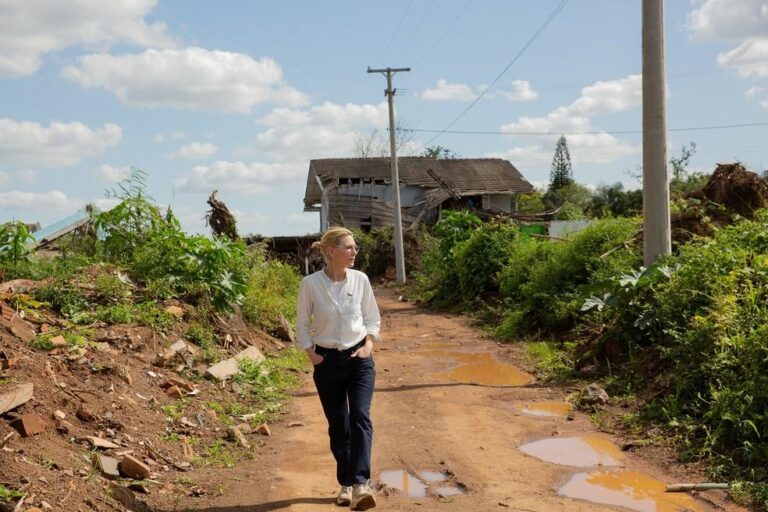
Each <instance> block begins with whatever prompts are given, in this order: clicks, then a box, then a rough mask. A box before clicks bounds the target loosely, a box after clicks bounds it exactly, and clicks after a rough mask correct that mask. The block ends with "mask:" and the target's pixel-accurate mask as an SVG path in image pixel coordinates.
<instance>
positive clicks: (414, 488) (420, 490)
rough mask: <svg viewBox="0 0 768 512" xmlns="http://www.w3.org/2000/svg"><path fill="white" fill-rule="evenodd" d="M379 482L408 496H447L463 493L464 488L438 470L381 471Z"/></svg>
mask: <svg viewBox="0 0 768 512" xmlns="http://www.w3.org/2000/svg"><path fill="white" fill-rule="evenodd" d="M379 482H380V483H382V484H384V485H386V486H387V487H391V488H392V489H397V490H398V491H400V492H401V493H403V494H405V495H406V496H408V497H409V498H426V497H427V495H428V494H434V495H437V496H439V497H443V498H447V497H450V496H457V495H459V494H463V493H464V490H463V489H462V488H460V487H457V486H454V485H452V484H451V483H450V482H448V477H447V476H446V475H445V474H443V473H441V472H439V471H429V470H423V471H419V472H417V473H416V475H412V474H411V473H409V472H408V471H405V470H403V469H392V470H387V471H382V472H381V473H380V474H379Z"/></svg>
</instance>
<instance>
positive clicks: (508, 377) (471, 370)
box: [433, 350, 534, 386]
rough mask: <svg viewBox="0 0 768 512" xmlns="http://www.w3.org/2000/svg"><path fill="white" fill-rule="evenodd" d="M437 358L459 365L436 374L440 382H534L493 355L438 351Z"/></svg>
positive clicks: (509, 383)
mask: <svg viewBox="0 0 768 512" xmlns="http://www.w3.org/2000/svg"><path fill="white" fill-rule="evenodd" d="M433 353H434V354H435V355H436V356H444V357H446V358H448V359H450V360H453V361H454V362H456V363H457V364H458V366H456V368H453V369H452V370H449V371H447V372H442V373H438V374H435V378H437V379H440V380H451V381H454V382H464V383H477V384H488V385H497V386H498V385H507V386H525V385H526V384H530V383H532V382H533V380H534V379H533V375H531V374H529V373H525V372H524V371H522V370H520V369H519V368H516V367H515V366H512V365H511V364H505V363H500V362H499V361H497V360H496V358H495V357H494V356H493V354H488V353H465V352H446V351H439V350H436V351H434V352H433Z"/></svg>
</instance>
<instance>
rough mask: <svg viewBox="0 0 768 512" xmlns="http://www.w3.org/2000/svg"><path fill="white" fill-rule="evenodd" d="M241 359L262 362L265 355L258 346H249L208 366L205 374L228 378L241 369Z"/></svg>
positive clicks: (221, 379) (222, 378) (211, 376)
mask: <svg viewBox="0 0 768 512" xmlns="http://www.w3.org/2000/svg"><path fill="white" fill-rule="evenodd" d="M241 359H248V360H251V361H254V362H255V363H261V362H262V361H264V359H265V357H264V354H262V353H261V351H260V350H259V349H258V348H257V347H248V348H246V349H245V350H243V351H242V352H240V353H238V354H237V355H235V356H234V357H230V358H229V359H225V360H224V361H221V362H220V363H217V364H215V365H213V366H211V367H210V368H208V370H206V372H205V376H206V377H208V378H212V379H215V380H218V381H223V380H226V379H228V378H230V377H232V376H233V375H236V374H237V372H239V371H240V367H239V365H238V362H239V361H240V360H241Z"/></svg>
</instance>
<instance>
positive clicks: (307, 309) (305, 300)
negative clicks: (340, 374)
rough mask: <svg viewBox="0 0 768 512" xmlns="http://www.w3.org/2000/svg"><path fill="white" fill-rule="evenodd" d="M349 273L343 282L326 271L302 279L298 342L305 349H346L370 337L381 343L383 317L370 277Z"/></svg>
mask: <svg viewBox="0 0 768 512" xmlns="http://www.w3.org/2000/svg"><path fill="white" fill-rule="evenodd" d="M346 274H347V277H346V279H345V280H344V281H341V282H340V283H334V282H333V281H332V280H331V278H329V277H328V275H327V274H326V273H325V272H324V271H322V270H320V271H318V272H315V273H314V274H310V275H308V276H306V277H305V278H304V279H302V280H301V285H300V287H299V298H298V302H297V304H296V339H297V343H298V345H299V347H300V348H301V349H304V350H305V349H308V348H309V347H311V346H312V345H319V346H321V347H325V348H331V349H338V350H345V349H348V348H351V347H353V346H355V344H357V342H359V341H360V340H362V339H363V338H365V337H366V336H367V335H369V334H370V335H371V336H373V337H374V339H375V340H376V341H379V339H380V338H379V328H380V326H381V315H380V314H379V307H378V306H377V305H376V298H375V297H374V296H373V289H372V288H371V283H370V281H369V280H368V276H366V275H365V274H364V273H362V272H360V271H358V270H354V269H349V268H348V269H346ZM334 285H336V287H337V289H336V290H335V291H336V293H334ZM312 317H314V327H315V329H314V330H315V333H314V338H313V336H312V333H311V332H310V327H311V319H312Z"/></svg>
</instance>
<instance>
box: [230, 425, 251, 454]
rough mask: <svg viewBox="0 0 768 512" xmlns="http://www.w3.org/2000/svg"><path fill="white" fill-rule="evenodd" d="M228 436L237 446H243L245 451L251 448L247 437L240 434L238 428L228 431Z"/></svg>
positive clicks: (231, 428)
mask: <svg viewBox="0 0 768 512" xmlns="http://www.w3.org/2000/svg"><path fill="white" fill-rule="evenodd" d="M227 435H228V436H229V438H230V439H232V440H233V441H235V442H236V443H237V444H239V445H240V446H242V447H243V448H245V449H249V448H250V447H251V443H249V442H248V440H247V439H246V438H245V435H244V434H243V433H242V432H240V429H239V428H237V427H229V428H228V429H227Z"/></svg>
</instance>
